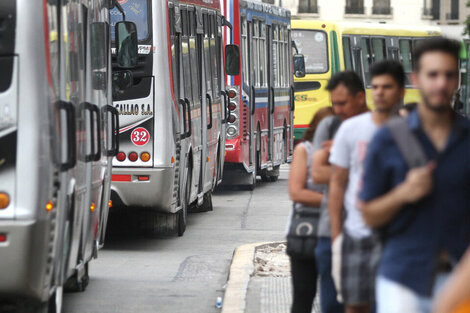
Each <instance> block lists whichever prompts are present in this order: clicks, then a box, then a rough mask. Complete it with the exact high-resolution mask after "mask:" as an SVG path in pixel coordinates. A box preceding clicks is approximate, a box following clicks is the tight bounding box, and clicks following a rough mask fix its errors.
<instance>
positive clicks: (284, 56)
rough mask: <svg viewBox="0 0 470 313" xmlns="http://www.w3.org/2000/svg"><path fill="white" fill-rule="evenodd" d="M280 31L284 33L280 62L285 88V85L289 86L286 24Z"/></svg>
mask: <svg viewBox="0 0 470 313" xmlns="http://www.w3.org/2000/svg"><path fill="white" fill-rule="evenodd" d="M282 32H283V35H284V42H283V49H282V50H283V51H282V52H283V53H282V62H283V63H282V65H283V66H282V69H283V72H284V84H283V87H284V88H287V87H289V76H288V74H287V73H288V72H289V70H288V66H289V59H288V52H287V50H288V47H289V45H288V42H287V38H289V37H288V35H287V27H286V26H284V27H283V28H282Z"/></svg>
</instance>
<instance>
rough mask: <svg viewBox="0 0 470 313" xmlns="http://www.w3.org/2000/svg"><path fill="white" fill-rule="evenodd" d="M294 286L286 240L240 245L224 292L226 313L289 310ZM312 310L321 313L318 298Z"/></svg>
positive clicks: (224, 312)
mask: <svg viewBox="0 0 470 313" xmlns="http://www.w3.org/2000/svg"><path fill="white" fill-rule="evenodd" d="M291 288H292V286H291V275H290V263H289V258H288V256H287V255H286V253H285V243H284V242H271V243H258V244H252V245H246V246H241V247H238V248H237V250H236V251H235V253H234V258H233V261H232V266H231V269H230V275H229V281H228V283H227V289H226V292H225V299H224V305H223V308H222V312H223V313H290V306H291V302H292V289H291ZM312 313H320V304H319V297H318V294H317V297H316V298H315V302H314V308H313V310H312Z"/></svg>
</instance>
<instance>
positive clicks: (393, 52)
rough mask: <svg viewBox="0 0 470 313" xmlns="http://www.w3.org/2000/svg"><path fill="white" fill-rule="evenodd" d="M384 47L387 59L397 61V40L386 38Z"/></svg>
mask: <svg viewBox="0 0 470 313" xmlns="http://www.w3.org/2000/svg"><path fill="white" fill-rule="evenodd" d="M385 45H386V48H387V58H388V59H392V60H396V61H399V52H398V49H399V47H398V38H396V37H386V38H385Z"/></svg>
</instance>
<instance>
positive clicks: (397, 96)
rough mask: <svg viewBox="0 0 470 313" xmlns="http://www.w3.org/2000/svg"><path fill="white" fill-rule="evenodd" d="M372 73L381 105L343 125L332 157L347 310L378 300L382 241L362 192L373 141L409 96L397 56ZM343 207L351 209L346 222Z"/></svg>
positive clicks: (332, 202) (367, 308) (335, 233)
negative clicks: (363, 207)
mask: <svg viewBox="0 0 470 313" xmlns="http://www.w3.org/2000/svg"><path fill="white" fill-rule="evenodd" d="M370 75H371V94H372V99H373V101H374V106H375V110H374V111H372V112H367V113H363V114H361V115H359V116H356V117H353V118H350V119H348V120H347V121H345V122H344V123H342V124H341V126H340V128H339V129H338V132H337V133H336V136H335V138H334V143H333V146H332V148H331V156H330V163H331V164H332V165H333V167H332V174H331V181H330V193H329V204H328V206H329V212H330V221H331V237H332V239H333V278H334V279H335V285H336V287H337V289H338V292H339V293H340V296H341V297H342V300H343V302H344V304H345V306H346V312H347V313H362V312H364V313H368V312H371V307H372V306H373V305H374V298H375V296H374V284H375V268H376V265H377V263H378V258H379V257H380V242H379V241H378V240H377V239H376V237H375V236H374V235H373V233H372V231H371V229H370V228H369V227H368V226H367V225H366V223H365V222H364V220H363V218H362V214H361V212H360V210H359V208H358V206H357V193H358V191H359V188H360V185H361V177H362V173H363V161H364V158H365V155H366V150H367V146H368V144H369V142H370V140H371V139H372V137H373V135H374V133H375V131H376V130H377V128H378V127H379V126H380V125H382V124H384V123H385V122H386V121H387V120H388V119H389V118H390V117H391V116H392V115H393V114H394V113H395V112H397V110H398V107H399V106H400V105H401V103H402V102H403V97H404V95H405V73H404V70H403V67H402V65H401V64H400V63H398V62H397V61H393V60H384V61H381V62H378V63H375V64H373V65H372V66H371V69H370ZM343 207H344V209H345V211H346V212H345V213H346V214H345V216H346V218H345V220H344V227H343Z"/></svg>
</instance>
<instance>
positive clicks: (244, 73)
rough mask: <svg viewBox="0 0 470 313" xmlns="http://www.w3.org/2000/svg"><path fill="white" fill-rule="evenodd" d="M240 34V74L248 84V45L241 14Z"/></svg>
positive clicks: (243, 18) (244, 22)
mask: <svg viewBox="0 0 470 313" xmlns="http://www.w3.org/2000/svg"><path fill="white" fill-rule="evenodd" d="M241 36H242V40H241V41H242V42H241V46H242V47H241V48H242V51H241V59H242V64H243V65H242V69H243V71H242V76H243V82H244V83H245V84H246V85H247V86H248V84H249V81H248V77H249V76H248V75H249V74H248V70H249V69H248V46H247V32H246V18H245V17H244V16H242V18H241Z"/></svg>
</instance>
